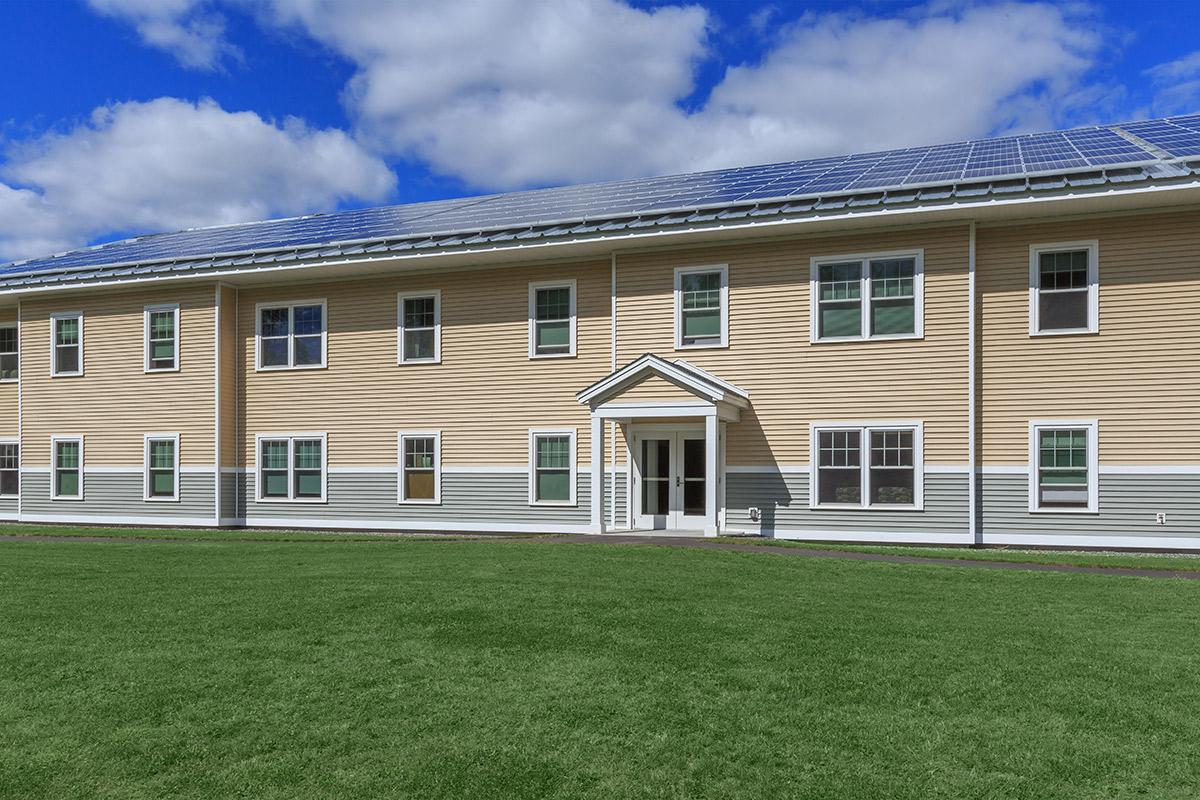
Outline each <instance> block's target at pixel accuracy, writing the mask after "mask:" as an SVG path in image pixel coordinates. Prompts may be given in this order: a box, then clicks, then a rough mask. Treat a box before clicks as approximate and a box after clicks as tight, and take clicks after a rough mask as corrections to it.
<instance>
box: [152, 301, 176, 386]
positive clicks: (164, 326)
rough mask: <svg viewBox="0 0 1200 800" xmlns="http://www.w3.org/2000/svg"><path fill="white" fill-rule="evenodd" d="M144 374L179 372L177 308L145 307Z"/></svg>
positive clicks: (171, 306)
mask: <svg viewBox="0 0 1200 800" xmlns="http://www.w3.org/2000/svg"><path fill="white" fill-rule="evenodd" d="M144 315H145V329H146V366H145V369H146V372H176V371H178V370H179V306H177V305H167V306H146V308H145V311H144Z"/></svg>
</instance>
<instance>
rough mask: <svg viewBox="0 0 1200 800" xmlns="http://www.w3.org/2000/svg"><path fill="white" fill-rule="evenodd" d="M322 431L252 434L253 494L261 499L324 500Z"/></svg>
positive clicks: (325, 472)
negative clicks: (254, 455)
mask: <svg viewBox="0 0 1200 800" xmlns="http://www.w3.org/2000/svg"><path fill="white" fill-rule="evenodd" d="M326 440H327V437H326V435H325V434H324V433H294V434H287V433H279V434H259V435H258V436H256V437H255V442H254V449H255V453H256V464H255V476H256V477H255V481H254V482H255V484H256V487H257V488H256V490H255V496H256V497H257V499H258V502H260V503H279V502H295V503H324V502H325V484H326V474H327V472H328V468H327V465H328V453H327V452H326Z"/></svg>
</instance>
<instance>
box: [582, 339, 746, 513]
mask: <svg viewBox="0 0 1200 800" xmlns="http://www.w3.org/2000/svg"><path fill="white" fill-rule="evenodd" d="M577 398H578V400H579V402H580V403H583V404H586V405H587V406H588V407H589V408H590V409H591V420H592V437H591V438H592V456H591V471H592V482H591V527H592V530H593V531H595V532H597V533H603V532H604V531H605V530H606V529H607V528H608V527H609V526H608V524H607V523H606V521H605V518H604V507H605V488H604V483H605V482H604V449H605V441H604V440H605V428H606V427H607V426H606V425H605V422H606V421H612V422H617V423H619V424H620V425H621V430H622V433H623V434H624V439H625V446H626V459H627V463H628V464H629V486H628V489H629V497H628V499H629V506H628V520H627V521H626V525H625V526H624V527H627V528H633V529H665V528H670V529H678V530H694V531H702V532H703V533H704V534H705V535H706V536H716V535H718V533H720V530H721V527H722V518H723V514H724V504H725V502H724V485H723V484H724V464H725V429H726V426H727V425H728V424H729V423H736V422H738V421H739V420H740V419H741V412H742V410H743V409H745V408H748V407H749V405H750V396H749V394H747V393H746V392H745V391H743V390H742V389H740V388H738V387H737V386H734V385H733V384H731V383H728V382H727V381H723V380H721V379H720V378H718V377H716V376H715V375H713V374H712V373H710V372H707V371H705V370H702V369H700V368H699V367H697V366H695V365H694V364H689V363H688V362H686V361H684V360H682V359H676V360H674V361H666V360H665V359H662V358H659V357H658V356H656V355H653V354H650V353H647V354H645V355H643V356H641V357H640V358H638V359H636V360H634V361H633V362H631V363H629V364H627V365H626V366H624V367H622V368H620V369H618V370H616V371H615V372H613V373H612V374H610V375H608V376H607V377H605V378H603V379H602V380H600V381H597V382H596V383H594V384H592V385H591V386H589V387H588V388H586V389H584V390H583V391H582V392H580V393H579V394H578V395H577ZM616 527H617V528H620V527H623V526H621V525H620V524H618V525H616Z"/></svg>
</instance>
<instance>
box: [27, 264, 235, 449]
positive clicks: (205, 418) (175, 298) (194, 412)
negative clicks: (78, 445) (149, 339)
mask: <svg viewBox="0 0 1200 800" xmlns="http://www.w3.org/2000/svg"><path fill="white" fill-rule="evenodd" d="M213 300H214V290H213V286H212V284H203V285H195V284H191V285H187V286H184V285H178V284H176V285H166V286H162V287H158V288H157V289H154V290H146V291H129V290H128V289H110V290H102V289H92V290H88V292H87V293H85V294H84V293H81V294H68V293H62V294H59V293H52V294H49V295H46V296H44V297H36V298H31V299H28V300H23V301H22V303H21V333H22V339H23V341H22V342H21V367H22V380H21V395H22V406H23V417H24V419H23V430H22V441H21V444H22V456H23V462H24V465H25V466H35V467H36V466H48V465H49V463H50V437H51V436H53V435H71V434H83V435H84V436H85V437H86V439H85V451H84V457H85V459H86V463H87V464H88V465H91V466H140V465H141V464H142V462H143V458H144V454H143V436H144V435H145V434H146V433H179V434H180V442H179V454H180V464H182V465H186V466H197V465H201V466H211V465H212V463H213V455H214V453H213V361H214V342H213V336H214V319H213V313H214V309H213ZM159 303H178V304H179V307H180V308H179V312H180V313H179V316H180V320H179V337H180V339H179V363H180V371H179V372H160V373H151V374H147V373H145V372H144V368H145V361H144V358H145V351H144V336H145V330H144V324H143V317H142V311H143V307H144V306H146V305H155V304H159ZM60 311H82V312H83V318H84V322H83V346H84V374H83V375H82V376H78V377H60V378H51V377H50V314H52V313H55V312H60Z"/></svg>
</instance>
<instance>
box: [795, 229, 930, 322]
mask: <svg viewBox="0 0 1200 800" xmlns="http://www.w3.org/2000/svg"><path fill="white" fill-rule="evenodd" d="M922 262H923V254H922V251H919V250H918V251H915V252H911V253H881V254H878V255H869V256H848V257H842V256H839V257H832V258H821V259H813V261H812V267H811V275H810V280H811V293H812V308H811V313H812V332H811V336H812V341H814V342H823V341H838V340H854V339H903V338H920V337H921V336H924V334H925V324H924V269H923V263H922Z"/></svg>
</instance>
